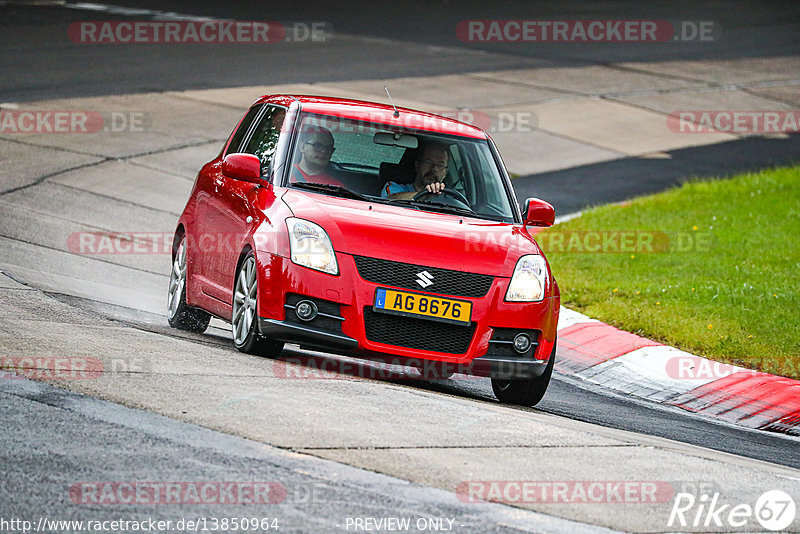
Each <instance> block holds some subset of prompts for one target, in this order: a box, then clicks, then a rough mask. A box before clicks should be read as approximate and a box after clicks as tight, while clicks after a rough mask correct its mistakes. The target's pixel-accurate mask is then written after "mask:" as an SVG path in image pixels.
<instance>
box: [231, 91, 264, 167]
mask: <svg viewBox="0 0 800 534" xmlns="http://www.w3.org/2000/svg"><path fill="white" fill-rule="evenodd" d="M262 107H264V104H258V105H256V106H253V107H252V108H250V109H249V110H248V111H247V114H246V115H245V116H244V119H242V122H241V124H239V127H238V128H237V129H236V131H235V132H234V133H233V137H231V142H230V144H228V150H227V151H226V152H225V155H226V156H227V155H228V154H233V153H234V152H241V145H242V139H244V136H245V135H246V134H247V130H248V129H249V128H250V125H252V124H253V120H254V119H255V118H256V116H257V115H258V112H259V111H261V108H262Z"/></svg>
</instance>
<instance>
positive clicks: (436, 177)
mask: <svg viewBox="0 0 800 534" xmlns="http://www.w3.org/2000/svg"><path fill="white" fill-rule="evenodd" d="M448 157H449V156H448V152H447V145H445V144H444V143H439V142H437V141H434V142H430V143H427V144H426V145H424V146H423V147H422V150H420V151H419V155H418V156H417V159H416V161H415V162H414V169H415V170H416V177H415V178H414V182H413V183H410V184H398V183H397V182H386V184H385V185H384V186H383V188H382V189H381V196H382V197H384V198H394V199H405V200H410V199H412V198H414V195H416V194H417V193H419V192H420V191H422V190H427V191H428V192H429V193H433V194H439V193H441V192H442V191H443V190H444V188H445V186H444V178H445V176H447V161H448Z"/></svg>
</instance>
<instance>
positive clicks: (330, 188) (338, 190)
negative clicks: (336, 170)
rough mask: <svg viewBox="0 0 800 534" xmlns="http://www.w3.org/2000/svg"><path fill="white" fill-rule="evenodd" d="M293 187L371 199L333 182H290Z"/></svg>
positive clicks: (359, 198)
mask: <svg viewBox="0 0 800 534" xmlns="http://www.w3.org/2000/svg"><path fill="white" fill-rule="evenodd" d="M292 186H294V187H299V188H300V189H308V190H310V191H323V192H325V193H330V194H333V195H336V196H340V197H346V198H355V199H358V200H368V201H369V200H373V199H372V198H370V197H368V196H366V195H362V194H361V193H356V192H355V191H351V190H350V189H347V188H346V187H342V186H341V185H333V184H320V183H316V182H295V183H293V184H292Z"/></svg>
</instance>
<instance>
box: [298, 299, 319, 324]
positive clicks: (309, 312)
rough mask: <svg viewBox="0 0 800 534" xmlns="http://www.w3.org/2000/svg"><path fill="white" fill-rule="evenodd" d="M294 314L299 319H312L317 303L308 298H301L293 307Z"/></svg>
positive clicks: (315, 312)
mask: <svg viewBox="0 0 800 534" xmlns="http://www.w3.org/2000/svg"><path fill="white" fill-rule="evenodd" d="M294 314H295V315H297V318H298V319H300V320H301V321H313V320H314V318H316V316H317V305H316V304H314V303H313V302H311V301H310V300H301V301H300V302H298V303H297V305H296V306H295V307H294Z"/></svg>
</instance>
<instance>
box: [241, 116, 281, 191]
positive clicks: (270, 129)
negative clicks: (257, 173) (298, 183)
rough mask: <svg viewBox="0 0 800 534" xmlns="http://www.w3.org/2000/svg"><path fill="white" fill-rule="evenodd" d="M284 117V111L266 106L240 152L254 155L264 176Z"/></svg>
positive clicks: (273, 152) (270, 161)
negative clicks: (259, 161) (258, 160)
mask: <svg viewBox="0 0 800 534" xmlns="http://www.w3.org/2000/svg"><path fill="white" fill-rule="evenodd" d="M284 117H286V109H284V108H280V107H277V106H267V108H266V110H265V111H264V114H263V115H262V116H261V120H260V121H259V123H258V126H256V129H255V131H254V132H253V136H252V137H251V138H250V140H249V141H248V142H247V146H246V147H245V148H244V149H243V150H242V152H246V153H248V154H254V155H256V156H257V157H258V159H260V160H261V172H262V173H263V174H264V176H266V175H267V173H268V172H269V166H270V164H271V163H272V157H273V156H274V155H275V148H276V147H277V146H278V137H280V133H281V126H282V125H283V119H284Z"/></svg>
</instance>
